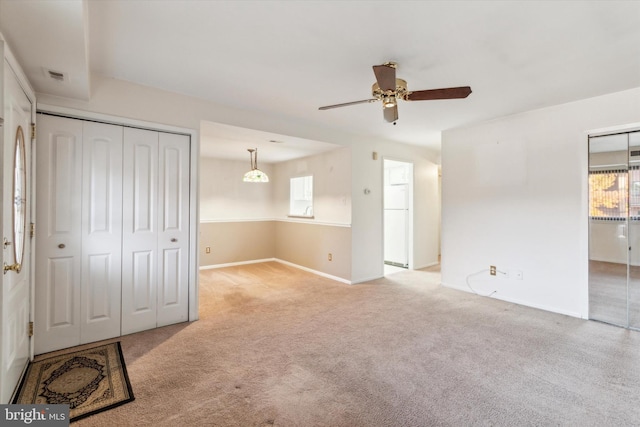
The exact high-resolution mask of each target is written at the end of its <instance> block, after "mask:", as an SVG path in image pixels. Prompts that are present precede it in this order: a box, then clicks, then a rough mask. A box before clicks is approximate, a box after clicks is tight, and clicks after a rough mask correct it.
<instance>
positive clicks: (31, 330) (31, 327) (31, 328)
mask: <svg viewBox="0 0 640 427" xmlns="http://www.w3.org/2000/svg"><path fill="white" fill-rule="evenodd" d="M32 336H33V322H29V337H32Z"/></svg>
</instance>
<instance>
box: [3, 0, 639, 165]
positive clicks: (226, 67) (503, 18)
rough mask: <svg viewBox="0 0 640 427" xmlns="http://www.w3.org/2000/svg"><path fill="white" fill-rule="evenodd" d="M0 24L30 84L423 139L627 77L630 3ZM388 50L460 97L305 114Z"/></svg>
mask: <svg viewBox="0 0 640 427" xmlns="http://www.w3.org/2000/svg"><path fill="white" fill-rule="evenodd" d="M0 29H1V30H2V32H3V34H4V36H5V38H6V39H7V41H8V42H9V43H10V45H11V46H12V47H13V49H14V50H15V51H16V56H17V57H18V59H19V60H20V62H21V63H22V64H23V65H24V66H25V71H26V72H27V74H28V75H29V77H30V78H31V80H32V83H33V84H34V86H35V87H36V90H37V91H39V92H43V93H52V94H56V95H62V96H68V97H75V98H83V97H84V98H87V97H89V96H90V89H89V88H88V86H87V84H86V82H87V81H88V80H89V76H90V75H91V73H96V74H101V75H104V76H107V77H111V78H116V79H122V80H127V81H131V82H134V83H139V84H142V85H146V86H152V87H157V88H161V89H164V90H168V91H173V92H178V93H182V94H187V95H192V96H195V97H198V98H203V99H207V100H210V101H211V102H214V103H217V104H222V105H229V106H232V107H235V108H240V109H243V110H250V111H257V112H261V111H264V112H269V114H277V115H278V116H281V117H283V118H284V119H286V120H291V121H295V122H298V123H302V124H304V123H308V124H310V125H313V126H323V127H327V128H331V129H336V130H339V131H344V132H346V133H349V134H356V135H361V136H365V137H367V136H370V137H376V138H384V139H387V140H391V141H398V142H404V143H409V144H416V145H422V146H425V147H429V148H431V149H434V150H439V146H440V134H441V131H442V130H445V129H449V128H454V127H459V126H464V125H467V124H470V123H476V122H480V121H484V120H489V119H492V118H495V117H500V116H504V115H509V114H514V113H518V112H522V111H527V110H531V109H535V108H541V107H545V106H550V105H555V104H560V103H565V102H570V101H575V100H579V99H584V98H589V97H593V96H598V95H602V94H605V93H611V92H616V91H621V90H625V89H630V88H633V87H639V86H640V2H636V1H603V2H599V1H567V2H564V1H553V2H551V1H548V2H546V1H545V2H540V1H531V2H529V1H513V2H506V1H470V2H466V1H455V2H450V1H443V2H439V1H423V2H418V1H340V2H337V1H177V0H176V1H136V0H126V1H124V0H110V1H81V0H70V1H33V0H22V1H20V2H18V1H11V0H0ZM389 60H392V61H396V62H398V64H399V66H398V72H397V75H398V77H400V78H403V79H405V80H407V81H408V85H409V89H410V90H421V89H431V88H439V87H451V86H462V85H469V86H471V88H472V90H473V93H472V94H471V95H470V96H469V97H468V98H466V99H459V100H440V101H419V102H401V103H400V104H399V115H400V118H399V120H398V122H397V125H396V126H393V125H391V124H389V123H386V122H384V121H383V119H382V107H381V105H380V103H373V104H361V105H355V106H351V107H345V108H340V109H334V110H327V111H319V110H318V107H320V106H323V105H328V104H335V103H341V102H348V101H355V100H361V99H367V98H369V97H370V94H371V85H372V84H373V82H374V81H375V79H374V75H373V72H372V70H371V66H372V65H376V64H381V63H383V62H385V61H389ZM45 68H51V69H54V70H58V71H64V72H66V73H68V75H69V76H70V80H69V82H66V83H64V84H59V83H57V82H51V81H47V80H46V79H45V78H44V77H43V75H44V72H43V69H45ZM205 136H206V135H205V134H204V133H203V138H204V137H205ZM210 136H211V137H212V139H213V140H215V135H210ZM313 144H314V143H312V144H311V145H313ZM245 154H246V153H243V154H242V155H245Z"/></svg>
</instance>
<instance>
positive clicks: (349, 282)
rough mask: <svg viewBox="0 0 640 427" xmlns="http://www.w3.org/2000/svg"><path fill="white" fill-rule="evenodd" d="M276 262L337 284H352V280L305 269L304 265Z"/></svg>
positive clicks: (282, 261) (283, 261) (278, 260)
mask: <svg viewBox="0 0 640 427" xmlns="http://www.w3.org/2000/svg"><path fill="white" fill-rule="evenodd" d="M275 261H276V262H279V263H281V264H285V265H288V266H290V267H295V268H298V269H300V270H304V271H308V272H309V273H313V274H315V275H317V276H322V277H326V278H327V279H331V280H335V281H337V282H342V283H346V284H347V285H351V284H352V282H351V281H350V280H347V279H343V278H342V277H338V276H333V275H331V274H327V273H323V272H322V271H318V270H314V269H312V268H308V267H303V266H302V265H298V264H294V263H292V262H289V261H285V260H282V259H278V258H276V259H275Z"/></svg>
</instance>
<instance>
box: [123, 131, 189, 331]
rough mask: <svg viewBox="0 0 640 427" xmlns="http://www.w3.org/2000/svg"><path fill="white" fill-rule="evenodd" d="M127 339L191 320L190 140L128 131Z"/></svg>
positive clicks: (125, 199)
mask: <svg viewBox="0 0 640 427" xmlns="http://www.w3.org/2000/svg"><path fill="white" fill-rule="evenodd" d="M124 134H125V141H126V144H125V151H124V170H125V174H124V182H125V185H124V188H123V192H122V195H123V204H124V211H123V212H124V217H123V235H122V239H123V243H124V244H123V254H122V255H123V258H122V334H129V333H133V332H138V331H142V330H145V329H150V328H155V327H157V326H164V325H169V324H172V323H178V322H184V321H186V320H187V319H188V308H189V305H188V278H189V272H188V262H187V261H188V254H189V137H188V136H185V135H176V134H168V133H161V132H155V131H149V130H143V129H133V128H126V129H125V131H124Z"/></svg>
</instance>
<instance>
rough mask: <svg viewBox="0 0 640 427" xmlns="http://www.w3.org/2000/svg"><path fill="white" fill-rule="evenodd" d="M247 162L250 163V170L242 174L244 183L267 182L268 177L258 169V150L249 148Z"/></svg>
mask: <svg viewBox="0 0 640 427" xmlns="http://www.w3.org/2000/svg"><path fill="white" fill-rule="evenodd" d="M247 151H248V152H249V160H250V161H251V170H250V171H249V172H247V173H245V174H244V178H242V180H243V181H244V182H269V177H268V176H267V174H266V173H264V172H262V171H261V170H260V169H258V149H257V148H249V149H247Z"/></svg>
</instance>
